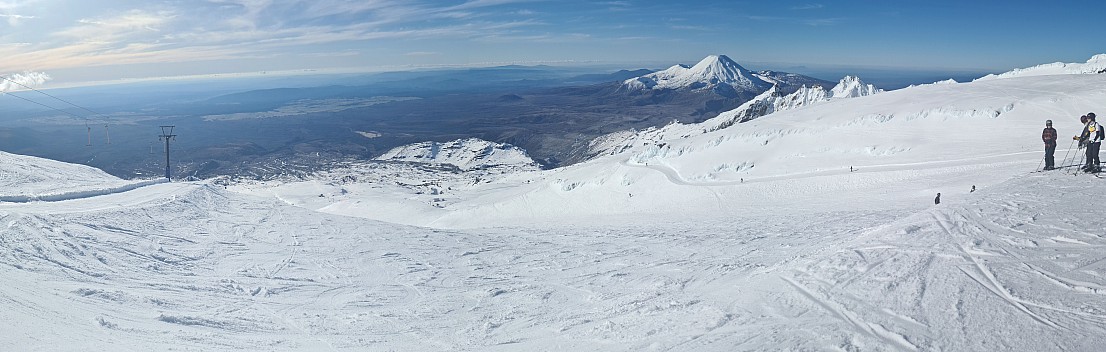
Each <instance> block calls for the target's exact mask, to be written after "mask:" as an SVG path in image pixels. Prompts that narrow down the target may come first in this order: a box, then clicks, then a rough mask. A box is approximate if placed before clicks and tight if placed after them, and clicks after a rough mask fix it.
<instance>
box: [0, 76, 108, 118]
mask: <svg viewBox="0 0 1106 352" xmlns="http://www.w3.org/2000/svg"><path fill="white" fill-rule="evenodd" d="M0 79H2V80H5V81H8V82H11V83H14V84H16V85H18V86H20V87H23V88H26V89H29V90H32V91H35V92H38V94H42V95H45V96H48V97H50V98H53V99H54V100H57V101H60V102H63V103H66V104H69V105H70V106H72V107H75V108H78V109H81V110H84V111H88V112H89V113H91V114H92V115H95V116H103V115H104V114H101V113H98V112H95V111H92V110H89V109H88V108H86V107H83V106H80V105H77V104H73V103H72V102H70V101H68V100H65V99H62V98H58V97H56V96H54V95H52V94H50V93H46V92H43V91H41V90H38V89H34V88H32V87H30V86H27V85H26V84H23V83H19V82H16V81H15V80H13V79H11V78H8V77H7V76H0ZM25 100H26V99H25ZM28 101H29V100H28ZM36 104H37V103H36ZM39 105H43V104H39ZM43 106H46V105H43ZM46 107H48V108H51V109H54V110H59V109H56V108H53V107H49V106H46ZM85 119H88V118H85Z"/></svg>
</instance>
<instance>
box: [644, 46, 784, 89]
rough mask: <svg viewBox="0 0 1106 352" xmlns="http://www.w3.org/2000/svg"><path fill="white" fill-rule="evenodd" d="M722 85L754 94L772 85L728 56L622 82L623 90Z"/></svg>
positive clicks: (713, 57)
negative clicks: (753, 92)
mask: <svg viewBox="0 0 1106 352" xmlns="http://www.w3.org/2000/svg"><path fill="white" fill-rule="evenodd" d="M722 84H725V85H729V86H731V87H733V88H736V89H739V90H746V91H756V92H760V91H763V90H765V89H768V88H769V87H771V86H772V84H771V83H768V82H766V81H764V80H763V79H761V78H760V77H758V76H757V75H756V74H754V73H752V72H750V71H749V70H746V69H745V68H744V67H741V65H738V64H737V62H734V61H733V60H731V59H730V58H729V57H726V56H725V55H710V56H707V57H706V58H704V59H703V60H702V61H699V63H697V64H695V66H691V67H688V66H685V65H675V66H672V67H670V68H668V69H667V70H664V71H659V72H654V73H650V74H648V75H645V76H641V77H636V78H631V79H628V80H626V81H624V82H623V87H624V88H627V89H630V90H647V89H654V90H660V89H712V88H714V87H717V86H718V85H722Z"/></svg>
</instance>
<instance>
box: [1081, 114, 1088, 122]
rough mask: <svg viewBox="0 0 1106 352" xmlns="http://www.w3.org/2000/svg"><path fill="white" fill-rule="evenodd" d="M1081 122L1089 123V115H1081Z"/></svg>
mask: <svg viewBox="0 0 1106 352" xmlns="http://www.w3.org/2000/svg"><path fill="white" fill-rule="evenodd" d="M1079 122H1080V123H1087V115H1083V116H1080V117H1079Z"/></svg>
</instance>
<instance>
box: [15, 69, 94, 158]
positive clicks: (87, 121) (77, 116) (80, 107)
mask: <svg viewBox="0 0 1106 352" xmlns="http://www.w3.org/2000/svg"><path fill="white" fill-rule="evenodd" d="M0 80H4V81H7V82H10V83H12V84H15V85H18V86H20V87H23V88H26V89H28V90H31V91H34V92H37V93H38V94H42V95H45V96H47V97H50V98H52V99H54V100H57V101H60V102H62V103H65V104H68V105H70V106H72V107H75V108H77V109H81V110H84V111H87V112H89V113H90V114H92V116H100V120H104V122H107V121H108V119H107V118H104V117H103V116H104V114H101V113H98V112H95V111H92V109H89V108H86V107H83V106H80V105H77V104H74V103H73V102H70V101H68V100H65V99H62V98H58V97H57V96H54V95H52V94H50V93H46V92H43V91H41V90H38V89H35V88H34V87H31V86H28V85H26V84H23V83H20V82H18V81H16V80H13V79H11V78H8V77H7V76H2V75H0ZM0 94H4V95H9V96H12V97H15V98H18V99H21V100H24V101H27V102H30V103H33V104H35V105H39V106H42V107H44V108H47V109H50V110H54V111H57V112H60V113H63V114H66V115H69V116H72V117H73V118H76V119H80V120H84V124H85V128H86V129H87V130H88V144H86V145H85V146H86V147H91V146H92V126H89V122H90V121H91V119H89V118H88V117H87V116H79V115H77V114H74V113H72V112H69V111H65V110H62V109H59V108H56V107H53V106H50V105H47V104H43V103H40V102H37V101H34V100H32V99H30V98H27V97H23V96H19V95H15V94H12V92H3V91H0ZM104 137H105V138H106V139H107V144H111V135H110V134H109V132H108V125H107V124H105V125H104Z"/></svg>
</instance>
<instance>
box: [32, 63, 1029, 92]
mask: <svg viewBox="0 0 1106 352" xmlns="http://www.w3.org/2000/svg"><path fill="white" fill-rule="evenodd" d="M711 55H725V54H711ZM725 56H727V57H729V56H728V55H725ZM704 57H707V56H704ZM699 60H702V58H700V59H698V60H695V61H688V62H670V61H667V64H666V63H665V62H666V61H661V60H642V61H620V62H613V61H601V60H541V61H533V60H530V61H502V62H479V63H461V64H408V65H381V66H359V67H330V68H301V69H284V70H259V71H242V72H213V73H199V74H182V75H168V76H151V77H129V78H118V79H107V80H87V81H80V80H75V81H62V82H61V83H59V84H50V83H49V82H47V83H45V84H43V85H42V86H40V87H38V89H43V90H50V89H68V88H81V87H92V86H103V85H125V84H134V83H146V82H158V81H165V82H173V81H188V80H204V79H230V78H256V77H266V76H268V77H294V76H308V75H340V74H373V73H389V72H415V71H420V70H438V69H444V70H448V69H458V70H460V69H479V68H500V67H509V66H522V67H542V66H546V67H566V68H572V67H575V68H592V69H597V70H599V69H609V70H630V71H632V70H639V69H648V70H654V71H657V70H663V69H666V68H669V67H672V66H675V65H681V64H694V63H696V62H698V61H699ZM734 61H735V62H737V63H738V64H740V65H742V66H754V68H755V69H756V70H757V71H759V70H771V71H788V70H793V69H808V70H816V71H840V70H859V71H907V72H909V73H914V74H923V73H929V74H938V73H949V74H961V75H963V74H981V77H982V75H985V74H989V73H1002V72H1007V71H1009V70H1006V71H995V70H993V69H984V68H942V67H916V66H894V65H846V64H823V63H800V62H783V61H740V60H734ZM1041 64H1046V63H1041ZM633 65H637V66H633ZM665 65H667V66H665ZM650 66H651V67H650ZM756 66H761V67H756ZM770 66H774V67H770ZM1012 69H1017V68H1012ZM44 73H46V74H50V72H44ZM789 73H797V72H789ZM862 78H863V77H862ZM12 91H19V90H12Z"/></svg>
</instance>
